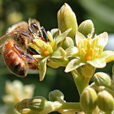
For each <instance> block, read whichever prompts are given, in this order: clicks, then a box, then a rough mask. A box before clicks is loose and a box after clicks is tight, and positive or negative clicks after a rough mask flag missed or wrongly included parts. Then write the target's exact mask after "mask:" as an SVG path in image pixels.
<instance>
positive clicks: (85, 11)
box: [0, 0, 114, 106]
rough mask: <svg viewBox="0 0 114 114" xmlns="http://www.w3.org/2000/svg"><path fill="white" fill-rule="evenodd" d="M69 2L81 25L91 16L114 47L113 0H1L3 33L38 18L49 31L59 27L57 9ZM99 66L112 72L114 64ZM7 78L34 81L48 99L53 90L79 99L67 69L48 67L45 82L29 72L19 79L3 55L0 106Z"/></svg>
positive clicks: (113, 48)
mask: <svg viewBox="0 0 114 114" xmlns="http://www.w3.org/2000/svg"><path fill="white" fill-rule="evenodd" d="M64 2H67V3H68V4H69V5H70V6H71V7H72V9H73V11H74V12H75V13H76V16H77V21H78V24H80V23H81V22H82V21H84V20H86V19H92V21H93V23H94V25H95V32H96V33H97V34H99V33H101V32H104V31H107V32H108V33H109V43H108V45H107V47H106V48H107V49H110V50H114V45H113V43H114V0H110V1H109V0H0V36H2V35H4V34H5V33H6V31H7V28H8V27H9V26H11V25H12V24H15V23H17V22H19V21H27V20H28V19H29V18H35V19H37V20H39V21H40V23H41V25H43V26H44V27H45V29H46V30H51V29H52V28H57V11H58V10H59V9H60V7H61V6H62V5H63V4H64ZM113 64H114V62H111V63H109V64H108V65H107V66H106V68H104V69H98V70H97V71H104V72H107V73H108V74H110V75H112V65H113ZM7 80H10V81H13V80H21V81H22V82H23V83H24V84H35V92H34V96H37V95H42V96H44V97H46V98H48V93H49V91H51V90H54V89H59V90H61V91H62V92H63V93H64V95H65V99H66V100H67V101H78V100H79V96H78V93H77V90H76V88H75V84H74V82H73V79H72V76H71V74H70V73H69V74H65V73H64V68H59V69H56V70H55V69H51V68H48V70H47V74H46V77H45V79H44V81H42V82H40V81H39V78H38V73H37V72H33V73H31V72H30V73H29V75H28V76H27V77H26V78H23V79H21V78H18V77H16V76H14V75H13V74H11V73H10V72H9V70H8V69H7V68H6V65H5V64H4V60H3V57H2V56H0V105H1V106H3V105H4V103H3V101H2V96H3V95H5V88H4V87H5V82H6V81H7Z"/></svg>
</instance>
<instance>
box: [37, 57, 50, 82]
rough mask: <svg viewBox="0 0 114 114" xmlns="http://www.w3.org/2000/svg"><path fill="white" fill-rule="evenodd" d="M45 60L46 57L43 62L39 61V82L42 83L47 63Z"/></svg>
mask: <svg viewBox="0 0 114 114" xmlns="http://www.w3.org/2000/svg"><path fill="white" fill-rule="evenodd" d="M47 59H48V57H46V58H44V59H43V60H41V61H40V62H39V63H40V65H39V77H40V81H42V80H43V79H44V77H45V74H46V69H47V67H46V63H47Z"/></svg>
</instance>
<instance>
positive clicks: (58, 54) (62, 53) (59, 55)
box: [51, 47, 66, 59]
mask: <svg viewBox="0 0 114 114" xmlns="http://www.w3.org/2000/svg"><path fill="white" fill-rule="evenodd" d="M65 55H66V52H65V50H64V49H63V48H62V47H59V48H58V49H57V50H56V51H54V52H53V54H52V56H51V58H56V59H61V58H64V56H65Z"/></svg>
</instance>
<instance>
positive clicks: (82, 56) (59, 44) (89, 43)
mask: <svg viewBox="0 0 114 114" xmlns="http://www.w3.org/2000/svg"><path fill="white" fill-rule="evenodd" d="M57 18H58V28H57V29H52V30H51V31H47V32H46V33H45V36H43V37H44V38H42V36H40V35H39V34H38V35H37V34H35V35H34V37H35V38H34V40H33V42H32V43H30V44H29V46H30V47H31V48H32V49H34V50H35V51H36V52H37V53H38V54H37V55H33V57H34V58H35V59H37V60H38V69H39V70H38V71H39V77H40V81H42V80H43V79H44V77H45V74H46V68H47V65H48V66H50V67H52V68H58V67H65V72H66V73H67V72H71V73H72V75H73V78H74V81H75V84H76V86H77V89H78V91H79V94H80V102H79V103H69V102H66V101H65V100H64V95H63V93H62V92H60V91H58V90H55V91H52V92H50V93H49V100H50V101H48V100H46V99H45V98H44V97H34V98H31V99H25V100H23V101H21V102H20V103H18V104H17V105H16V109H17V110H18V111H19V112H20V113H22V114H36V113H39V114H47V113H50V112H52V111H58V112H60V113H63V114H65V113H66V114H75V112H79V111H83V112H85V113H87V114H92V113H103V112H106V113H107V114H111V113H113V110H114V89H113V87H114V82H113V81H111V78H110V77H109V76H108V75H107V74H105V73H102V72H98V73H96V74H95V75H94V72H95V69H96V68H103V67H105V66H106V63H107V62H110V61H114V51H109V50H106V51H104V47H105V46H106V44H107V42H108V33H107V32H103V33H101V34H100V35H97V34H95V33H94V32H95V31H94V30H95V29H94V24H93V22H92V21H91V20H86V21H83V22H82V23H81V24H80V25H79V26H78V24H77V19H76V15H75V13H74V12H73V11H72V9H71V8H70V6H69V5H68V4H66V3H65V4H64V5H63V6H62V7H61V9H60V10H59V11H58V14H57ZM45 37H46V38H45ZM44 39H47V40H44ZM93 75H94V76H93ZM92 76H93V77H94V82H93V83H92V84H91V85H89V82H90V78H91V77H92Z"/></svg>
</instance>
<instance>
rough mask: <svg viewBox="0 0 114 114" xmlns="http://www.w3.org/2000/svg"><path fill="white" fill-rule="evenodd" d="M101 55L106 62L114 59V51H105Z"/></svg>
mask: <svg viewBox="0 0 114 114" xmlns="http://www.w3.org/2000/svg"><path fill="white" fill-rule="evenodd" d="M101 57H102V58H105V61H106V63H108V62H111V61H114V51H103V52H102V54H101V56H100V58H101Z"/></svg>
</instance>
